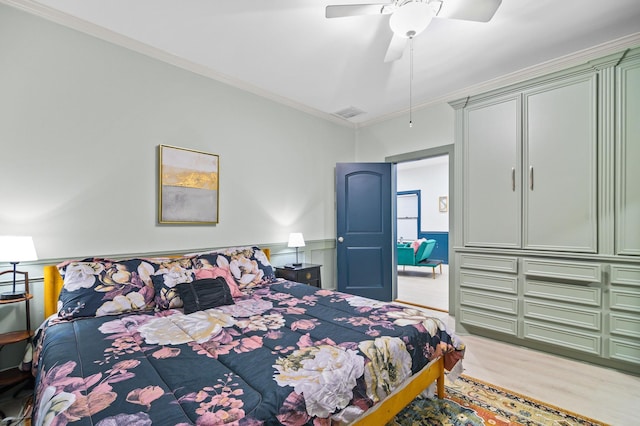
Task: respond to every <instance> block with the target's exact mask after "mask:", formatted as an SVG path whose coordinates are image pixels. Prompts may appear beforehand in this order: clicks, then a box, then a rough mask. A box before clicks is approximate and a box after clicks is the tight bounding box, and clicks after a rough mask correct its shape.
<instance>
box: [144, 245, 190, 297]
mask: <svg viewBox="0 0 640 426" xmlns="http://www.w3.org/2000/svg"><path fill="white" fill-rule="evenodd" d="M156 266H157V269H156V272H155V274H154V275H153V276H152V277H151V279H152V281H153V287H154V289H155V305H156V308H157V309H174V308H182V306H183V303H182V299H180V294H179V293H178V291H177V290H176V286H177V285H178V284H182V283H190V282H192V281H193V280H194V279H195V276H194V274H193V263H192V261H191V259H190V258H186V257H185V258H178V259H165V260H164V261H160V262H159V263H158V264H157V265H156Z"/></svg>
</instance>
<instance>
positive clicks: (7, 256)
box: [0, 235, 38, 262]
mask: <svg viewBox="0 0 640 426" xmlns="http://www.w3.org/2000/svg"><path fill="white" fill-rule="evenodd" d="M27 260H38V255H37V254H36V248H35V246H34V245H33V238H31V237H16V236H10V235H0V262H22V261H27Z"/></svg>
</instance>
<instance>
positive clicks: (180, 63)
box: [0, 0, 640, 130]
mask: <svg viewBox="0 0 640 426" xmlns="http://www.w3.org/2000/svg"><path fill="white" fill-rule="evenodd" d="M0 3H3V4H6V5H8V6H11V7H13V8H16V9H19V10H22V11H24V12H27V13H29V14H32V15H35V16H38V17H41V18H44V19H46V20H48V21H52V22H55V23H57V24H60V25H62V26H64V27H67V28H71V29H74V30H76V31H79V32H82V33H84V34H88V35H90V36H93V37H96V38H98V39H101V40H104V41H107V42H109V43H112V44H115V45H117V46H120V47H124V48H126V49H129V50H132V51H134V52H137V53H140V54H142V55H145V56H148V57H151V58H153V59H156V60H159V61H161V62H165V63H168V64H171V65H173V66H176V67H178V68H181V69H184V70H186V71H190V72H193V73H195V74H198V75H201V76H203V77H207V78H211V79H213V80H216V81H219V82H221V83H224V84H226V85H228V86H231V87H235V88H237V89H239V90H242V91H245V92H248V93H252V94H254V95H257V96H260V97H262V98H265V99H268V100H270V101H273V102H276V103H279V104H281V105H285V106H287V107H290V108H292V109H295V110H298V111H301V112H304V113H306V114H309V115H311V116H314V117H317V118H320V119H323V120H326V121H329V122H332V123H334V124H338V125H340V126H344V127H348V128H351V129H356V130H357V129H359V128H363V127H368V126H372V125H375V124H378V123H381V122H384V121H388V120H392V119H394V118H398V117H402V116H404V115H406V114H408V113H409V109H408V108H405V109H402V110H399V111H396V112H393V113H390V114H385V115H382V116H379V117H376V118H373V119H371V120H366V121H362V122H358V123H355V122H352V121H348V120H345V119H343V118H340V117H337V116H335V115H333V114H329V113H326V112H323V111H320V110H317V109H315V108H311V107H309V106H307V105H304V104H302V103H299V102H296V101H294V100H292V99H289V98H285V97H283V96H279V95H276V94H275V93H273V92H270V91H267V90H264V89H261V88H259V87H257V86H254V85H251V84H248V83H246V82H243V81H240V80H238V79H236V78H234V77H231V76H229V75H226V74H223V73H220V72H216V71H213V70H211V69H210V68H207V67H205V66H203V65H200V64H197V63H194V62H191V61H187V60H185V59H183V58H180V57H178V56H176V55H174V54H172V53H169V52H166V51H164V50H161V49H158V48H155V47H152V46H149V45H147V44H144V43H142V42H139V41H137V40H134V39H131V38H129V37H126V36H123V35H121V34H118V33H116V32H114V31H111V30H109V29H106V28H103V27H100V26H98V25H96V24H93V23H91V22H88V21H85V20H82V19H79V18H77V17H75V16H72V15H69V14H66V13H64V12H61V11H59V10H56V9H53V8H50V7H48V6H45V5H42V4H40V3H37V2H35V1H33V0H0ZM638 46H640V33H635V34H630V35H628V36H625V37H621V38H618V39H615V40H612V41H609V42H606V43H603V44H599V45H596V46H593V47H590V48H587V49H584V50H581V51H578V52H574V53H571V54H569V55H565V56H562V57H559V58H556V59H552V60H550V61H546V62H543V63H540V64H537V65H534V66H531V67H527V68H523V69H521V70H518V71H515V72H513V73H509V74H506V75H504V76H501V77H498V78H495V79H491V80H487V81H484V82H482V83H479V84H476V85H472V86H469V87H466V88H464V89H460V90H457V91H455V92H451V93H448V94H446V95H443V96H441V97H439V98H435V99H432V100H430V101H429V102H425V103H421V104H417V105H414V106H413V108H412V109H413V112H416V111H419V110H421V109H425V108H428V107H431V106H434V105H438V104H442V103H448V102H451V101H455V100H456V99H460V98H463V97H467V96H473V95H477V94H480V93H484V92H488V91H490V90H494V89H499V88H501V87H504V86H508V85H511V84H515V83H519V82H522V81H525V80H529V79H532V78H536V77H541V76H543V75H546V74H550V73H553V72H556V71H562V70H564V69H566V68H570V67H572V66H576V65H581V64H584V63H586V62H588V61H590V60H594V59H598V58H599V57H602V56H605V55H609V54H613V53H616V52H619V51H621V50H624V49H628V48H632V47H638Z"/></svg>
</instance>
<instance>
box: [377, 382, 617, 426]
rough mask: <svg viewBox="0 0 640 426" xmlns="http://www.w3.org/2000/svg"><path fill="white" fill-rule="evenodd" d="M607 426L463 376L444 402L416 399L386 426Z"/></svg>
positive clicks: (450, 384) (452, 384) (451, 384)
mask: <svg viewBox="0 0 640 426" xmlns="http://www.w3.org/2000/svg"><path fill="white" fill-rule="evenodd" d="M422 425H445V426H448V425H451V426H484V425H491V426H507V425H524V426H551V425H553V426H574V425H585V426H607V425H606V423H601V422H598V421H596V420H592V419H589V418H587V417H584V416H580V415H578V414H575V413H571V412H568V411H566V410H563V409H561V408H558V407H554V406H552V405H549V404H545V403H543V402H540V401H536V400H534V399H531V398H529V397H526V396H524V395H520V394H517V393H515V392H511V391H508V390H506V389H503V388H500V387H498V386H494V385H491V384H488V383H485V382H482V381H480V380H477V379H474V378H471V377H469V376H465V375H462V376H460V378H459V379H458V380H456V381H455V382H449V381H447V383H446V395H445V399H424V398H417V399H415V400H414V401H413V402H412V403H411V404H410V405H409V406H407V407H406V408H405V409H404V410H402V411H401V412H400V413H398V415H397V416H396V417H395V419H394V420H392V421H391V422H389V423H388V424H387V426H422Z"/></svg>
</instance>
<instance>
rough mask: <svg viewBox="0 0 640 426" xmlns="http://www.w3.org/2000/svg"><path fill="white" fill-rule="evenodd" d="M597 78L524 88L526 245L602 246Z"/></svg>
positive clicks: (560, 248) (545, 247)
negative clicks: (599, 223) (598, 228)
mask: <svg viewBox="0 0 640 426" xmlns="http://www.w3.org/2000/svg"><path fill="white" fill-rule="evenodd" d="M596 120H597V79H596V75H595V74H590V75H587V76H581V77H574V78H571V79H566V80H562V81H558V82H554V83H551V84H548V85H545V86H542V87H538V88H536V89H532V90H531V91H527V92H526V93H525V94H524V99H523V126H524V134H523V135H524V140H523V142H524V149H523V150H524V157H523V160H524V161H523V167H524V168H525V170H524V171H523V172H524V177H523V197H524V200H523V202H524V227H523V234H524V235H523V238H524V247H525V248H528V249H539V250H558V251H573V252H586V253H595V252H596V251H597V163H596V158H597V157H596V153H597V145H596V143H597V125H596V123H597V121H596Z"/></svg>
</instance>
